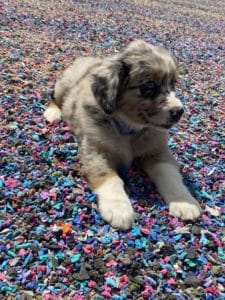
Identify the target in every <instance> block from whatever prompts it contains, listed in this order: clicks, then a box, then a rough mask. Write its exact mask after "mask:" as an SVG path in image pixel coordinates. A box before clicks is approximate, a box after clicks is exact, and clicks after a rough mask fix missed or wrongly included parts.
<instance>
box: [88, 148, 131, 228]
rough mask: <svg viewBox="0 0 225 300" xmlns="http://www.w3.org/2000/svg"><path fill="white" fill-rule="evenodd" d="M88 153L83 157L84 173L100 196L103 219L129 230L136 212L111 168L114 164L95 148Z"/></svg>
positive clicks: (114, 225) (99, 205)
mask: <svg viewBox="0 0 225 300" xmlns="http://www.w3.org/2000/svg"><path fill="white" fill-rule="evenodd" d="M88 152H89V153H88V154H87V155H84V156H83V157H82V161H83V167H84V168H83V169H84V170H83V171H84V174H85V176H86V178H87V181H88V183H89V185H90V187H91V188H92V190H93V191H94V192H95V193H96V194H97V196H98V207H99V211H100V213H101V215H102V217H103V219H104V220H105V221H106V222H108V223H110V224H111V225H112V226H113V227H116V228H120V229H124V230H127V229H129V228H130V227H131V224H132V222H133V220H134V212H133V208H132V205H131V203H130V200H129V198H128V196H127V194H126V192H125V190H124V183H123V181H122V179H121V178H120V177H119V176H118V174H117V173H116V171H115V170H114V169H113V168H112V167H111V166H110V165H112V164H110V163H109V158H108V159H107V158H106V155H104V153H100V152H99V151H98V150H97V149H93V148H92V149H91V150H90V149H89V150H88ZM85 158H86V159H85Z"/></svg>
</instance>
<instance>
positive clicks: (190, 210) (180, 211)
mask: <svg viewBox="0 0 225 300" xmlns="http://www.w3.org/2000/svg"><path fill="white" fill-rule="evenodd" d="M169 213H170V214H171V215H172V216H174V217H177V218H181V219H182V220H194V219H196V218H197V217H199V216H200V214H201V207H200V205H199V204H198V202H197V201H196V200H195V199H193V198H192V199H189V200H186V201H176V202H171V203H170V204H169Z"/></svg>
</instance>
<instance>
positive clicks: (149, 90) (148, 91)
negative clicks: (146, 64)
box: [140, 81, 157, 98]
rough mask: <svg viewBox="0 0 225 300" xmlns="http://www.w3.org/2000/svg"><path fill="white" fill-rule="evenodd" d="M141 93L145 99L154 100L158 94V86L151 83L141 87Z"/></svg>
mask: <svg viewBox="0 0 225 300" xmlns="http://www.w3.org/2000/svg"><path fill="white" fill-rule="evenodd" d="M140 92H141V95H142V97H143V98H152V97H154V96H155V94H156V92H157V85H156V83H155V82H154V81H149V82H147V83H145V84H142V85H141V86H140Z"/></svg>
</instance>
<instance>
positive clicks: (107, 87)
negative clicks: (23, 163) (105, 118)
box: [91, 61, 130, 114]
mask: <svg viewBox="0 0 225 300" xmlns="http://www.w3.org/2000/svg"><path fill="white" fill-rule="evenodd" d="M129 71H130V68H129V66H127V65H126V64H125V63H123V62H120V61H117V62H115V61H114V62H110V63H108V64H106V65H103V66H101V67H100V68H99V69H98V74H93V76H92V85H91V86H92V91H93V94H94V96H95V97H96V99H97V101H98V102H99V104H100V105H101V107H102V109H103V110H104V112H105V113H107V114H112V113H113V112H114V111H115V110H116V105H117V98H118V94H119V92H120V91H121V90H122V89H123V88H124V87H125V86H126V84H127V82H128V78H129Z"/></svg>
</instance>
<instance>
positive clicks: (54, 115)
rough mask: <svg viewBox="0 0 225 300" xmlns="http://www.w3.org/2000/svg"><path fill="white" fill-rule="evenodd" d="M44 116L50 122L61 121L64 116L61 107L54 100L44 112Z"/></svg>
mask: <svg viewBox="0 0 225 300" xmlns="http://www.w3.org/2000/svg"><path fill="white" fill-rule="evenodd" d="M44 117H45V119H46V120H47V121H48V122H53V121H59V120H60V119H61V117H62V112H61V109H60V108H59V107H58V105H57V104H56V103H55V102H54V101H51V102H50V103H49V105H48V106H47V108H46V110H45V112H44Z"/></svg>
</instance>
